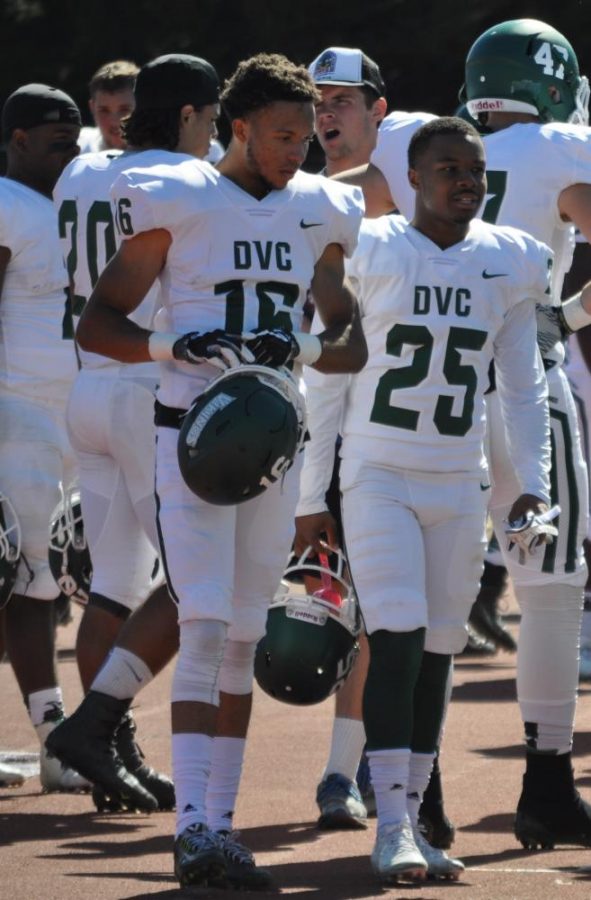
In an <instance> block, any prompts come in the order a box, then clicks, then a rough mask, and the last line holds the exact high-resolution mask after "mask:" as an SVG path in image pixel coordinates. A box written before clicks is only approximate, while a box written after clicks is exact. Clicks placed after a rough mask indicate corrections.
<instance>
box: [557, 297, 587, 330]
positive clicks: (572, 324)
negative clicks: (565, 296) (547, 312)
mask: <svg viewBox="0 0 591 900" xmlns="http://www.w3.org/2000/svg"><path fill="white" fill-rule="evenodd" d="M560 311H561V313H562V318H563V320H564V323H565V325H566V327H567V328H568V330H569V331H571V332H573V331H579V330H580V329H581V328H585V326H586V325H591V315H589V313H588V312H587V310H586V309H585V307H584V306H583V304H582V302H581V293H578V294H575V296H574V297H571V298H570V300H566V301H565V302H564V303H563V304H562V306H561V307H560Z"/></svg>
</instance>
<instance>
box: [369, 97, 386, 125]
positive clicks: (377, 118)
mask: <svg viewBox="0 0 591 900" xmlns="http://www.w3.org/2000/svg"><path fill="white" fill-rule="evenodd" d="M387 110H388V102H387V100H386V98H385V97H378V99H377V100H376V102H375V103H374V105H373V106H372V108H371V117H372V119H373V120H374V122H376V124H378V125H379V123H380V122H381V121H382V120H383V119H384V117H385V115H386V112H387Z"/></svg>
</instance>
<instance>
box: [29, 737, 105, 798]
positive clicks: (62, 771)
mask: <svg viewBox="0 0 591 900" xmlns="http://www.w3.org/2000/svg"><path fill="white" fill-rule="evenodd" d="M56 725H59V722H43V724H42V725H36V726H35V731H36V732H37V736H38V737H39V740H40V741H41V752H40V753H39V781H40V782H41V787H42V789H43V793H44V794H45V793H47V794H49V793H53V792H54V791H57V792H61V793H64V794H69V793H73V792H77V791H90V790H92V784H91V783H90V781H87V780H86V778H83V777H82V775H79V774H78V772H75V771H74V769H70V768H68V766H64V765H63V763H61V762H60V761H59V759H57V757H55V756H49V754H48V752H47V749H46V747H45V740H46V739H47V737H48V735H49V734H50V733H51V732H52V731H53V729H54V728H55V727H56Z"/></svg>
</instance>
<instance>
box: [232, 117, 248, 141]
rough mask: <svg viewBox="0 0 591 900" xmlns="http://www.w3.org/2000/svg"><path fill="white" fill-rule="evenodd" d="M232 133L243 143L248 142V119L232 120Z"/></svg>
mask: <svg viewBox="0 0 591 900" xmlns="http://www.w3.org/2000/svg"><path fill="white" fill-rule="evenodd" d="M232 134H233V136H234V137H235V138H236V140H237V141H240V143H241V144H244V143H246V140H247V138H248V122H247V121H246V119H233V120H232Z"/></svg>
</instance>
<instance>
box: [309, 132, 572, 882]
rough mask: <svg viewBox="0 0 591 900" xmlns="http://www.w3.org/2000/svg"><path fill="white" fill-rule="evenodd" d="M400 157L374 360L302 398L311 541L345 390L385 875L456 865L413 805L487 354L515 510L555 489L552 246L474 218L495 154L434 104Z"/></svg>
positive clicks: (384, 240) (431, 737)
mask: <svg viewBox="0 0 591 900" xmlns="http://www.w3.org/2000/svg"><path fill="white" fill-rule="evenodd" d="M408 167H409V181H410V184H411V187H412V189H413V190H414V191H415V193H416V207H415V213H414V216H413V218H412V221H411V222H410V223H407V222H406V220H405V219H403V218H402V217H398V216H384V217H381V218H380V219H378V220H377V221H376V222H368V223H364V226H363V227H362V233H361V237H360V243H359V247H358V249H357V251H356V253H355V255H354V257H353V259H352V260H351V262H350V264H349V267H348V271H349V274H350V277H351V279H352V282H353V284H354V286H355V287H356V289H357V291H358V295H359V302H360V307H361V315H362V324H363V328H364V332H365V335H366V338H367V342H368V348H369V362H368V364H367V365H366V367H365V368H364V369H363V370H362V372H361V373H360V374H359V375H356V376H353V377H351V378H350V382H349V383H348V382H347V380H346V379H336V378H335V379H325V384H324V385H316V388H315V389H316V392H317V397H318V395H322V397H323V399H324V403H323V404H322V405H321V404H319V403H318V402H316V403H315V404H314V406H313V407H311V409H310V413H311V415H310V434H311V436H312V437H311V442H310V444H309V446H308V449H307V450H306V452H305V461H304V470H303V473H302V479H301V482H302V495H301V497H300V500H299V503H298V508H297V514H298V518H297V519H296V547H295V549H296V552H298V551H300V550H301V548H303V547H305V546H308V545H312V546H313V547H314V548H315V549H319V548H320V547H321V543H320V538H321V536H322V534H324V533H330V532H331V528H332V525H331V520H330V516H328V514H327V513H326V512H319V511H318V510H319V509H322V508H324V509H325V506H324V492H325V490H326V480H327V478H326V470H327V460H326V459H324V460H323V459H322V458H321V456H322V454H320V453H318V452H317V449H316V448H315V446H314V445H315V435H316V434H317V433H318V429H320V434H321V435H322V440H323V443H324V445H325V446H326V445H328V442H327V441H325V440H324V438H325V435H326V431H327V422H326V418H327V411H328V410H330V411H331V414H332V415H331V418H332V427H333V430H334V431H336V429H337V428H338V425H339V418H340V416H341V414H342V408H343V405H342V402H339V399H341V400H344V402H345V406H344V420H343V426H342V434H343V443H342V448H341V490H342V493H343V524H344V531H345V535H346V539H347V548H348V553H349V565H350V568H351V574H352V578H353V582H354V584H355V587H356V591H357V595H358V599H359V603H360V606H361V611H362V614H363V618H364V621H365V626H366V631H367V634H368V640H369V646H370V663H369V670H368V675H367V681H366V687H365V696H364V708H363V712H364V723H365V729H366V734H367V747H368V751H367V752H368V756H369V759H370V768H371V778H372V783H373V786H374V791H375V795H376V802H377V813H378V832H377V839H376V844H375V847H374V850H373V853H372V865H373V868H374V871H375V872H376V873H377V874H378V875H379V876H380V877H381V878H382V879H383V880H384V881H386V882H395V881H398V880H407V879H411V880H416V879H421V878H423V877H424V876H425V874H427V873H428V874H429V875H432V876H440V877H445V878H451V879H457V878H458V877H459V875H460V873H461V871H462V869H463V865H462V863H461V862H460V861H459V860H453V859H450V858H449V857H448V856H447V855H446V854H445V852H444V851H442V850H437V849H434V848H432V847H431V846H430V845H429V844H428V843H427V841H426V840H425V839H424V837H423V835H422V834H421V832H420V830H419V828H418V811H419V805H420V801H421V797H422V794H423V791H424V789H425V787H426V785H427V782H428V780H429V774H430V771H431V766H432V762H433V757H434V754H435V750H436V746H437V742H438V739H439V734H440V730H441V724H442V719H443V714H444V709H445V704H446V691H447V684H448V676H449V668H450V664H451V659H452V654H454V653H457V652H459V651H460V650H461V649H462V648H463V646H464V644H465V641H466V621H467V617H468V613H469V611H470V607H471V605H472V601H473V598H474V595H475V593H476V590H477V587H478V581H479V578H480V573H481V570H482V560H483V556H484V548H485V531H486V529H485V525H486V514H487V505H488V496H489V492H490V485H489V478H488V472H487V464H486V459H485V457H484V446H483V445H484V437H485V402H484V393H485V390H486V388H487V387H488V369H489V365H490V362H491V360H492V359H495V361H496V362H497V365H498V371H499V378H498V381H499V388H500V390H501V393H502V397H503V416H504V423H505V425H506V427H507V429H508V431H509V435H510V439H511V443H510V446H511V458H512V460H513V463H514V465H515V468H516V471H517V473H518V479H519V487H518V488H517V489H516V490H515V494H514V498H516V499H514V502H513V504H512V506H511V508H510V510H509V519H510V520H511V521H514V520H520V519H521V517H522V516H524V515H525V516H526V517H529V516H530V515H531V516H532V517H534V518H533V522H534V523H535V525H536V530H537V518H536V517H537V516H539V515H542V514H543V513H544V512H545V511H546V509H547V504H548V501H549V499H550V483H549V477H548V474H549V469H550V444H549V426H548V407H547V385H546V378H545V374H544V369H543V367H542V363H541V359H540V356H539V353H538V349H537V345H536V320H535V304H534V300H538V301H539V302H545V300H546V295H547V292H548V280H549V262H550V260H551V253H550V251H549V250H548V248H547V247H546V246H545V245H544V244H542V243H540V242H538V241H535V240H534V239H533V238H530V237H529V235H526V234H525V233H523V232H520V231H517V230H515V229H504V228H497V227H494V226H490V225H487V224H485V223H482V222H481V221H480V220H478V219H475V216H476V214H477V212H478V209H479V206H480V204H481V202H482V199H483V197H484V195H485V192H486V177H485V156H484V148H483V145H482V141H481V139H480V137H479V135H478V132H477V131H476V129H474V128H473V126H471V125H470V124H469V123H467V122H464V121H463V120H462V119H458V118H449V119H448V118H442V119H435V120H433V121H431V122H428V123H427V124H425V125H424V126H422V127H421V128H420V129H419V130H418V131H416V132H415V134H414V135H413V137H412V139H411V141H410V144H409V150H408ZM483 273H484V274H483ZM501 273H502V278H501V277H500V274H501ZM489 274H492V275H495V276H498V277H492V278H488V277H487V276H488V275H489ZM517 348H518V352H517ZM339 391H340V394H339ZM345 394H346V395H345ZM317 410H318V411H322V412H321V413H320V412H319V413H318V414H316V415H315V413H316V411H317ZM323 419H324V421H322V420H323ZM328 446H329V445H328ZM324 455H326V454H324ZM541 528H542V537H543V539H545V537H546V536H545V534H543V532H544V529H546V528H547V529H548V530H554V531H555V529H552V526H544V525H542V526H541ZM528 537H530V538H531V535H528ZM537 540H538V538H537V537H533V541H534V543H535V542H537ZM392 685H395V686H396V690H395V691H394V692H392ZM385 711H387V714H385Z"/></svg>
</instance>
